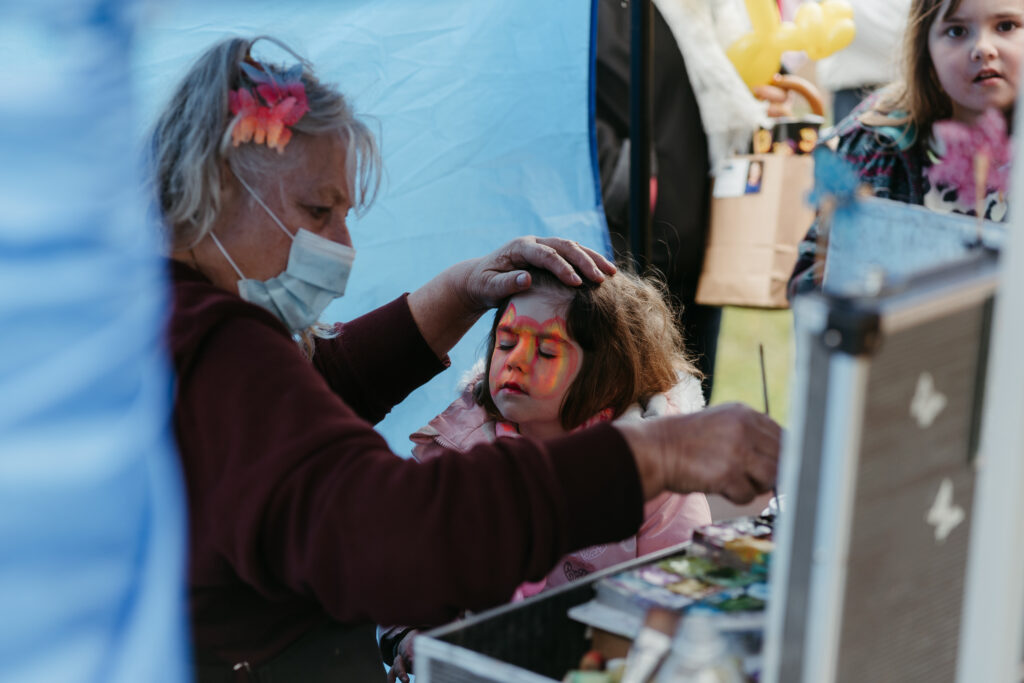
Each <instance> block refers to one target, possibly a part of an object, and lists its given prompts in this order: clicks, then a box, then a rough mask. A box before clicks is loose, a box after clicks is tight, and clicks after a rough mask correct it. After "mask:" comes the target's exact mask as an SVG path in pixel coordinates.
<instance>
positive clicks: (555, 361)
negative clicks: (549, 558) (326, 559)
mask: <svg viewBox="0 0 1024 683" xmlns="http://www.w3.org/2000/svg"><path fill="white" fill-rule="evenodd" d="M530 275H531V277H532V285H531V287H530V289H529V290H528V291H527V292H525V293H523V294H518V295H516V296H513V297H511V298H510V299H508V300H507V301H505V302H504V303H503V304H502V305H501V306H499V307H498V310H497V312H496V313H495V316H494V323H493V325H492V326H491V332H490V335H489V337H488V343H487V353H486V355H485V357H484V367H483V368H482V369H477V370H475V371H474V372H472V373H471V375H470V381H469V382H468V383H467V385H466V387H465V389H464V391H463V392H462V395H461V396H460V397H459V398H458V399H457V400H456V401H455V402H454V403H452V404H451V405H450V406H449V407H448V408H447V409H446V410H445V411H444V412H443V413H441V414H440V415H438V416H437V417H435V418H434V419H433V420H431V421H430V424H429V425H427V426H426V427H423V428H422V429H420V430H419V431H417V432H415V433H414V434H412V435H411V436H410V438H411V439H412V441H413V442H415V444H416V446H415V447H414V448H413V457H415V458H416V459H417V460H420V461H421V462H422V461H424V460H428V459H430V458H434V457H437V456H439V455H441V454H442V453H443V452H445V451H446V450H456V451H461V452H464V451H468V450H469V449H470V448H472V447H473V446H475V445H477V444H480V443H488V442H491V441H494V440H495V439H500V438H521V437H524V436H525V437H530V438H536V439H548V438H553V437H558V436H560V435H564V434H567V433H568V432H571V431H575V430H577V429H585V428H586V427H588V426H590V425H593V424H596V423H598V422H601V421H605V420H615V419H619V420H642V419H649V418H653V417H656V416H658V415H667V414H672V413H688V412H693V411H696V410H700V409H701V408H703V407H704V396H703V393H702V391H701V383H700V375H699V372H698V371H697V370H696V368H695V367H694V366H693V365H692V364H691V363H690V361H689V360H688V359H687V356H686V353H685V351H684V347H683V339H682V335H681V334H680V332H679V330H678V329H677V327H676V324H675V316H674V315H673V311H672V309H671V307H670V306H669V305H668V304H667V302H666V300H665V296H664V293H663V291H662V290H661V289H660V288H659V287H657V286H655V285H654V284H652V283H651V282H649V281H647V280H644V279H642V278H639V277H637V276H635V275H632V274H630V273H628V272H625V271H622V270H620V271H619V272H618V273H616V274H615V275H613V276H611V277H608V278H606V279H605V281H604V282H602V283H600V284H593V283H587V284H584V285H581V286H580V287H576V288H571V287H567V286H565V285H563V284H562V283H561V282H559V281H558V280H557V279H556V278H555V277H554V276H553V275H551V274H550V273H549V272H547V271H539V270H533V269H531V270H530ZM580 476H581V477H586V476H587V473H586V472H580ZM710 523H711V511H710V509H709V507H708V502H707V499H706V498H705V496H704V494H701V493H691V494H688V495H679V494H671V493H663V494H661V495H660V496H658V497H657V498H654V499H653V500H651V501H648V502H647V504H646V505H645V506H644V521H643V523H642V525H641V526H640V529H639V531H638V532H637V534H636V535H635V536H632V537H630V538H627V539H625V540H623V541H621V542H620V543H615V544H610V545H598V546H593V547H590V548H586V549H584V550H581V551H578V552H575V553H571V554H569V555H566V556H565V557H563V558H562V559H561V560H559V562H558V564H557V565H556V566H555V567H554V568H553V569H552V571H551V572H550V573H549V574H548V575H547V576H546V577H544V578H542V579H541V580H540V581H538V582H535V583H524V584H522V585H520V586H519V588H518V589H517V590H516V592H515V594H514V595H512V596H510V597H511V599H512V600H513V601H515V600H521V599H523V598H525V597H529V596H531V595H535V594H537V593H539V592H540V591H542V590H545V589H548V588H553V587H555V586H560V585H563V584H565V583H568V582H569V581H573V580H575V579H578V578H580V577H583V576H586V575H587V574H589V573H591V572H594V571H596V570H598V569H603V568H605V567H609V566H611V565H613V564H618V563H620V562H624V561H626V560H630V559H633V558H635V557H639V556H641V555H645V554H647V553H651V552H654V551H656V550H660V549H662V548H667V547H669V546H672V545H676V544H678V543H682V542H683V541H687V540H689V539H690V536H691V535H692V533H693V530H694V529H695V528H697V527H699V526H703V525H705V524H710ZM415 632H416V631H415V629H413V628H410V627H401V626H392V627H382V628H381V629H380V631H379V637H380V645H381V654H382V657H383V658H384V661H385V662H388V663H391V662H393V665H392V669H391V673H390V678H389V680H392V681H394V680H401V681H407V680H408V675H407V674H408V672H409V671H410V670H411V664H412V659H413V655H412V652H411V645H412V637H411V636H412V635H413V634H415Z"/></svg>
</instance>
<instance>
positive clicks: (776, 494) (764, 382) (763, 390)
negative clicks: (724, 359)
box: [757, 342, 779, 504]
mask: <svg viewBox="0 0 1024 683" xmlns="http://www.w3.org/2000/svg"><path fill="white" fill-rule="evenodd" d="M757 353H758V356H759V357H760V359H761V393H762V394H763V395H764V414H765V415H767V416H768V417H771V416H772V413H771V411H770V410H769V409H768V376H767V375H766V374H765V371H764V344H763V343H761V342H758V344H757ZM772 497H773V498H775V500H776V504H777V503H778V499H779V492H778V491H776V490H775V486H772Z"/></svg>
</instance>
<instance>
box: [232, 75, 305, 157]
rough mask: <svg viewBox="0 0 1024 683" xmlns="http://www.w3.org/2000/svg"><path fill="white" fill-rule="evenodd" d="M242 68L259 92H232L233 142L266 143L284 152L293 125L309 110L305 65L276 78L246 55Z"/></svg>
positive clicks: (280, 152) (243, 88) (238, 143)
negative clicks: (303, 74)
mask: <svg viewBox="0 0 1024 683" xmlns="http://www.w3.org/2000/svg"><path fill="white" fill-rule="evenodd" d="M241 67H242V71H243V72H244V73H245V75H246V76H248V77H249V80H251V81H252V82H253V83H254V84H255V86H256V88H255V89H256V94H255V95H254V94H253V92H252V91H251V90H249V89H248V88H245V87H241V88H238V89H237V90H232V91H231V92H229V93H228V103H229V105H230V107H231V114H232V115H233V116H234V117H235V118H234V120H233V123H232V128H231V144H232V146H234V147H238V146H239V145H240V144H242V143H243V142H250V141H251V142H255V143H256V144H257V145H262V144H264V143H266V145H267V147H269V148H270V149H276V150H277V152H278V154H282V153H284V148H285V146H286V145H287V144H288V141H289V140H291V139H292V131H291V128H290V127H289V126H293V125H295V124H296V123H298V122H299V119H301V118H302V117H303V116H304V115H305V114H306V112H307V111H309V102H308V101H307V99H306V87H305V86H304V85H303V84H302V68H303V67H302V65H301V64H298V65H296V66H294V67H292V68H291V69H289V70H288V71H286V72H285V73H284V74H283V75H282V76H280V77H279V78H276V79H275V78H274V76H273V75H271V74H270V73H269V72H268V71H267V70H266V69H265V68H264V67H263V66H262V65H261V64H259V63H258V62H256V61H254V60H253V59H252V58H251V57H246V58H245V61H244V62H242V64H241Z"/></svg>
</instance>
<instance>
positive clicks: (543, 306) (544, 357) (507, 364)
mask: <svg viewBox="0 0 1024 683" xmlns="http://www.w3.org/2000/svg"><path fill="white" fill-rule="evenodd" d="M517 304H518V306H517ZM560 308H564V306H557V305H554V304H552V302H551V301H550V299H546V298H544V297H542V296H539V295H537V294H527V295H520V296H517V297H516V299H515V300H514V301H513V302H512V303H510V304H509V305H508V308H506V309H505V312H504V314H503V315H502V317H501V319H500V320H499V321H498V327H497V330H496V332H495V340H494V352H493V354H492V355H491V368H490V373H489V375H488V380H489V384H490V390H491V399H492V400H493V401H494V403H495V405H496V406H497V407H498V410H500V411H501V413H502V415H503V416H504V417H505V419H507V420H511V421H513V422H517V423H519V424H520V427H522V426H523V425H524V423H531V422H542V421H546V422H553V423H555V424H557V423H558V420H559V418H558V412H559V410H560V408H561V403H562V399H563V397H564V396H565V393H566V392H567V391H568V389H569V386H570V385H571V384H572V381H573V380H574V379H575V378H576V374H577V373H578V372H579V368H580V362H581V358H582V349H580V347H579V345H578V344H576V342H574V341H572V340H571V339H570V338H569V334H568V332H567V330H566V323H565V318H564V317H563V315H562V314H561V311H560V310H559V309H560ZM530 313H532V314H533V315H529V314H530ZM541 316H544V318H543V320H540V319H539V318H540V317H541ZM524 433H525V432H524Z"/></svg>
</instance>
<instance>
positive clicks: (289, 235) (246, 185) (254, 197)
mask: <svg viewBox="0 0 1024 683" xmlns="http://www.w3.org/2000/svg"><path fill="white" fill-rule="evenodd" d="M231 172H232V173H234V176H235V177H236V178H238V182H240V183H242V187H244V188H245V189H246V190H248V191H249V194H251V195H252V198H253V199H255V200H256V203H257V204H259V205H260V206H262V207H263V210H264V211H266V212H267V215H268V216H270V217H271V218H272V219H273V220H274V222H275V223H277V227H279V228H281V229H282V230H284V234H286V235H288V237H289V238H291V239H292V240H294V239H295V235H293V234H291V233H290V232H288V228H286V227H284V223H282V222H281V221H280V220H278V218H277V216H275V215H274V212H273V211H271V210H270V207H268V206H267V205H266V204H264V203H263V200H262V199H260V196H259V195H258V194H256V193H255V192H254V191H253V189H252V188H251V187H249V183H247V182H245V181H244V180H242V176H240V175H238V174H237V173H235V170H234V169H231Z"/></svg>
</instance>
